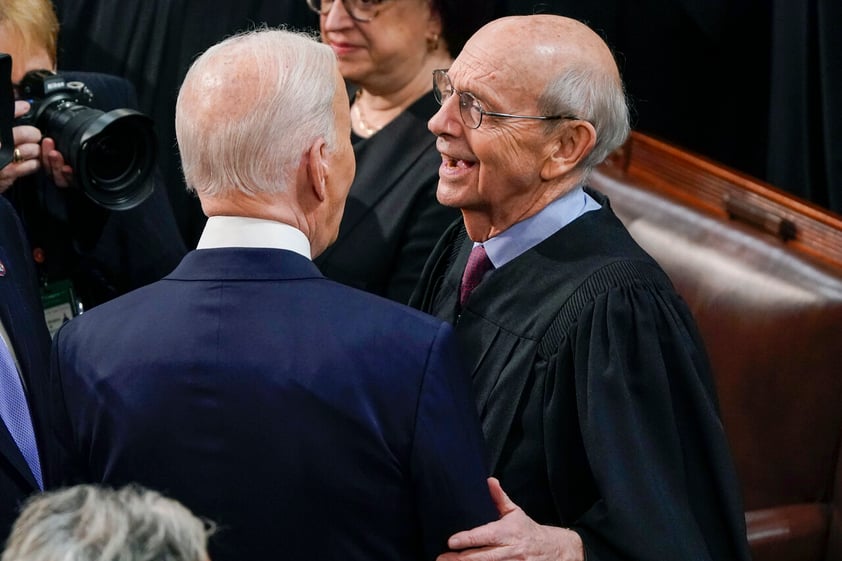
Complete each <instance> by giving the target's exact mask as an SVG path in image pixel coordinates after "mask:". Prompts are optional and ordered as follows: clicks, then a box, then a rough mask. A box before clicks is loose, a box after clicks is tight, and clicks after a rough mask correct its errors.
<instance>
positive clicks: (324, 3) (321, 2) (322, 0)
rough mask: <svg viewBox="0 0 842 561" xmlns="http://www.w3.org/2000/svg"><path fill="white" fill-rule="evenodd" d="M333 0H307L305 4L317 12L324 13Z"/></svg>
mask: <svg viewBox="0 0 842 561" xmlns="http://www.w3.org/2000/svg"><path fill="white" fill-rule="evenodd" d="M332 4H333V0H307V5H308V6H310V9H311V10H313V11H314V12H316V13H317V14H326V13H328V12H329V11H330V7H331V5H332Z"/></svg>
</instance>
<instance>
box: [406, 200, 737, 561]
mask: <svg viewBox="0 0 842 561" xmlns="http://www.w3.org/2000/svg"><path fill="white" fill-rule="evenodd" d="M589 193H590V194H591V195H592V196H594V198H596V199H597V200H598V201H599V202H600V203H601V204H602V205H603V207H602V208H601V209H600V210H597V211H593V212H589V213H587V214H585V215H583V216H581V217H580V218H578V219H577V220H575V221H574V222H572V223H571V224H569V225H568V226H566V227H564V228H562V229H561V230H559V231H558V232H557V233H556V234H554V235H553V236H551V237H550V238H549V239H547V240H545V241H544V242H542V243H540V244H539V245H537V246H536V247H534V248H532V249H530V250H529V251H527V252H525V253H524V254H522V255H520V256H519V257H517V258H516V259H514V260H512V261H511V262H509V263H507V264H506V265H504V266H503V267H501V268H500V269H497V270H495V271H493V272H492V273H491V274H490V275H489V276H487V277H486V278H485V279H484V280H483V281H482V283H481V284H480V285H479V286H478V287H477V288H476V289H475V290H474V292H473V293H472V294H471V296H470V298H469V300H468V302H467V303H466V305H465V308H464V310H462V311H461V314H460V313H459V311H458V310H457V307H456V306H457V304H456V300H457V294H458V288H459V283H460V277H461V275H462V272H463V270H464V268H465V264H466V262H467V259H468V253H469V252H470V248H471V245H472V242H471V240H470V239H468V238H467V234H466V233H465V229H464V226H463V224H462V221H461V220H460V221H457V222H456V223H454V224H453V225H452V226H451V228H450V229H449V230H448V231H447V232H446V233H445V235H444V237H443V238H442V240H441V241H440V243H439V244H438V245H437V247H436V249H435V251H434V252H433V254H432V256H431V258H430V260H429V261H428V263H427V265H426V267H425V270H424V274H423V275H422V278H421V282H420V284H419V287H418V289H417V290H416V292H415V293H414V295H413V299H412V301H411V305H414V306H416V307H418V308H420V309H422V310H423V311H426V312H429V313H432V314H434V315H436V316H438V317H440V318H442V319H445V320H448V321H450V322H453V323H454V324H455V329H456V333H457V336H458V339H459V342H460V344H461V347H462V351H463V354H464V356H465V359H466V362H467V367H468V369H469V370H470V372H471V375H472V380H473V389H474V392H475V397H476V400H477V406H478V410H479V413H480V417H481V420H482V425H483V431H484V434H485V437H486V440H487V442H488V444H489V449H490V454H491V458H490V462H491V464H490V465H491V467H492V472H493V474H494V475H495V476H497V477H498V478H499V479H500V480H501V483H502V486H503V489H504V490H506V492H507V493H508V494H509V496H510V497H511V498H512V500H513V501H514V502H515V503H516V504H518V505H519V506H520V507H522V508H523V509H524V511H525V512H526V513H527V514H528V515H529V516H531V517H532V518H533V519H535V520H536V521H537V522H539V523H542V524H549V525H555V526H564V527H570V528H572V529H574V530H575V531H577V532H578V533H579V534H580V535H581V537H582V540H583V542H584V544H585V549H586V553H587V558H588V561H602V560H611V561H614V560H621V559H622V560H651V561H656V560H657V561H663V560H667V559H670V560H679V559H680V560H682V561H687V560H711V561H720V560H725V559H728V560H738V559H748V558H749V556H748V546H747V543H746V537H745V535H746V534H745V522H744V518H743V508H742V503H741V497H740V494H739V489H738V484H737V479H736V474H735V470H734V467H733V463H732V460H731V456H730V452H729V449H728V445H727V442H726V439H725V434H724V431H723V427H722V424H721V422H720V419H719V415H718V402H717V398H716V393H715V388H714V384H713V379H712V376H711V373H710V370H709V365H708V361H707V356H706V353H705V351H704V347H703V344H702V342H701V339H700V337H699V334H698V333H697V329H696V327H695V323H694V320H693V319H692V317H691V314H690V312H689V310H688V308H687V307H686V305H685V303H684V302H683V300H682V299H681V298H680V297H679V296H678V294H677V293H676V292H675V290H674V288H673V286H672V284H671V282H670V280H669V279H668V278H667V276H666V274H665V273H664V272H663V271H662V270H661V268H660V267H659V266H658V264H657V263H656V262H655V261H654V260H653V259H652V258H651V257H650V256H649V255H648V254H646V253H645V252H644V250H643V249H641V248H640V247H639V246H638V245H637V244H636V243H635V242H634V240H633V239H632V238H631V236H630V235H629V234H628V232H627V231H626V229H625V227H624V226H623V225H622V223H621V222H620V221H619V220H618V219H617V218H616V216H615V215H614V213H613V211H611V209H610V207H609V206H608V203H607V200H606V199H605V198H604V197H603V196H601V195H600V194H598V193H595V192H593V191H589Z"/></svg>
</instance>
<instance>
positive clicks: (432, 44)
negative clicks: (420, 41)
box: [426, 2, 442, 50]
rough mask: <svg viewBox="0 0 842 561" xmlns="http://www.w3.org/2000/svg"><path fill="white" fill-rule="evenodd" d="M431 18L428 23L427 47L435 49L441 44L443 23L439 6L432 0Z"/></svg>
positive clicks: (430, 4)
mask: <svg viewBox="0 0 842 561" xmlns="http://www.w3.org/2000/svg"><path fill="white" fill-rule="evenodd" d="M429 6H430V19H429V21H428V23H427V34H426V39H427V48H428V49H429V50H435V49H437V48H438V46H439V41H440V40H441V31H442V23H441V12H439V10H438V8H437V7H436V4H435V2H430V3H429Z"/></svg>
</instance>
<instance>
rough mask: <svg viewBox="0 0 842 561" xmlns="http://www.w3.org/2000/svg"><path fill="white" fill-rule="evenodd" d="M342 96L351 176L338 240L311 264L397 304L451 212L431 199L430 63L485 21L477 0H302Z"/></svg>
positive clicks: (451, 53) (449, 55)
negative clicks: (347, 103)
mask: <svg viewBox="0 0 842 561" xmlns="http://www.w3.org/2000/svg"><path fill="white" fill-rule="evenodd" d="M307 4H308V5H309V6H310V8H311V9H313V11H315V12H317V13H319V14H320V18H319V25H320V29H321V35H322V41H323V42H324V43H326V44H328V45H330V47H331V48H332V49H333V51H334V52H335V53H336V56H337V58H338V60H339V69H340V71H341V72H342V75H343V76H344V77H345V79H346V81H347V82H348V83H349V86H350V87H351V88H352V93H351V103H352V106H351V125H352V141H353V144H354V153H355V156H356V159H357V173H356V177H355V179H354V183H353V185H352V186H351V192H350V194H349V196H348V201H347V203H346V205H345V214H344V217H343V219H342V224H341V226H340V228H339V237H338V239H337V240H336V242H335V243H334V244H333V246H331V247H330V248H328V249H327V251H325V252H324V253H323V254H322V255H321V256H320V257H319V258H318V259H316V264H317V265H318V266H319V268H320V269H321V270H322V272H323V273H324V274H325V275H326V276H327V277H329V278H331V279H333V280H336V281H339V282H342V283H345V284H348V285H351V286H355V287H357V288H361V289H363V290H366V291H368V292H373V293H375V294H380V295H382V296H385V297H387V298H390V299H392V300H396V301H398V302H403V303H406V302H407V301H408V300H409V296H410V294H411V293H412V290H413V289H414V288H415V284H416V282H417V280H418V277H419V276H420V275H421V269H422V268H423V266H424V263H425V261H426V259H427V256H428V255H429V254H430V252H431V250H432V248H433V246H434V245H435V243H436V242H437V241H438V238H439V236H440V235H441V233H442V232H443V231H444V229H445V228H446V227H447V225H448V224H450V223H451V222H452V221H453V220H454V219H456V218H457V216H458V210H456V209H451V208H447V207H443V206H441V205H440V204H439V203H438V201H437V200H436V185H437V184H438V168H439V166H440V165H441V156H440V155H439V153H438V152H437V151H436V148H435V140H436V139H435V136H434V135H433V134H432V133H430V132H429V131H428V130H427V121H428V120H429V119H430V117H432V116H433V114H434V113H435V112H436V110H437V109H438V104H437V103H436V101H435V99H433V95H432V93H431V91H432V85H433V70H435V69H437V68H449V67H450V63H451V62H452V61H453V58H454V57H455V56H456V55H457V54H458V52H459V50H460V49H461V48H462V45H464V43H465V41H467V39H468V38H469V37H470V36H471V34H473V32H474V31H476V30H477V29H478V28H479V27H480V26H481V25H483V24H484V23H486V22H487V21H488V20H489V19H490V12H491V10H492V8H491V5H492V4H493V3H491V2H486V1H484V0H340V1H333V0H307Z"/></svg>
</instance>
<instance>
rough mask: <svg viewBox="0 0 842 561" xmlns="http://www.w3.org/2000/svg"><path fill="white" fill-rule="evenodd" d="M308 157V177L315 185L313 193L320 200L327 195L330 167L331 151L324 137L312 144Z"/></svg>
mask: <svg viewBox="0 0 842 561" xmlns="http://www.w3.org/2000/svg"><path fill="white" fill-rule="evenodd" d="M307 155H308V158H307V177H308V178H309V179H310V184H311V185H312V187H313V194H314V195H315V196H316V198H317V199H318V200H319V201H324V200H325V197H326V196H327V175H328V169H329V162H328V159H329V151H328V149H327V144H326V143H325V139H324V138H319V139H317V140H316V141H315V142H313V145H312V146H310V150H309V152H308V154H307Z"/></svg>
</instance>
